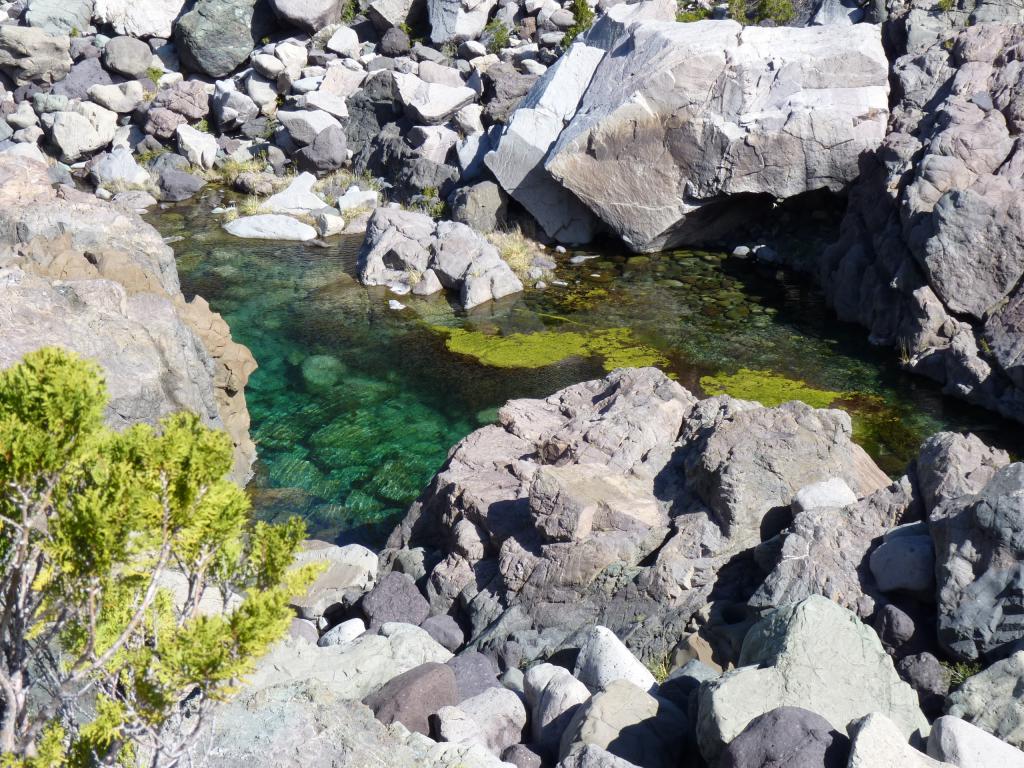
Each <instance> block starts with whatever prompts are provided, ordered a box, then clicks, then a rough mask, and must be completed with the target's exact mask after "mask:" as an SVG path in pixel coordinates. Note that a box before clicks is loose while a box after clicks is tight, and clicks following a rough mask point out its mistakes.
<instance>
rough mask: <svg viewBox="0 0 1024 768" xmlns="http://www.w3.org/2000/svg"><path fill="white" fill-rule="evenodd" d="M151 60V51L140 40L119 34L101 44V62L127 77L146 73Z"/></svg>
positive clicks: (136, 76)
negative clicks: (103, 44)
mask: <svg viewBox="0 0 1024 768" xmlns="http://www.w3.org/2000/svg"><path fill="white" fill-rule="evenodd" d="M152 61H153V51H152V50H150V48H149V46H148V45H146V44H145V43H144V42H142V41H141V40H136V39H135V38H134V37H128V36H127V35H121V36H119V37H115V38H113V39H112V40H109V41H107V44H106V45H105V46H103V64H104V65H105V66H106V67H107V69H110V70H113V71H114V72H117V73H118V74H120V75H124V76H125V77H129V78H135V79H137V78H139V77H142V76H143V75H145V74H146V70H148V69H149V68H150V66H151V65H152Z"/></svg>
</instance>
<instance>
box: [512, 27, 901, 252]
mask: <svg viewBox="0 0 1024 768" xmlns="http://www.w3.org/2000/svg"><path fill="white" fill-rule="evenodd" d="M597 37H598V36H597V35H596V34H595V35H594V36H593V38H594V39H593V41H592V39H591V36H588V38H587V40H586V41H585V42H587V43H591V42H595V43H596V42H597ZM605 44H606V45H608V48H609V49H612V48H614V50H615V52H616V55H609V56H604V55H603V50H600V49H593V48H591V49H590V50H593V51H594V54H593V58H594V59H595V60H596V61H595V62H594V63H593V64H591V63H590V62H589V61H588V62H587V65H586V66H581V67H580V68H579V72H580V79H579V80H578V81H576V83H578V84H576V83H574V85H576V89H575V90H574V89H573V88H566V90H565V97H567V98H565V100H564V103H565V104H566V106H568V107H569V109H567V110H563V111H562V115H564V117H563V120H564V121H566V122H567V124H566V125H565V126H564V128H563V126H562V125H561V124H558V125H556V124H552V123H545V130H544V132H543V133H538V138H536V139H534V140H533V141H530V142H529V143H530V145H532V147H534V148H535V149H536V150H537V151H539V154H541V155H542V156H543V158H544V159H543V174H541V177H542V178H545V179H551V180H553V182H555V186H554V187H553V188H552V187H551V186H550V183H549V182H545V183H544V184H538V186H539V187H541V188H544V187H545V186H546V187H547V188H548V189H549V190H550V189H559V190H567V191H568V192H569V193H571V195H572V196H575V198H576V199H578V200H581V201H582V202H583V203H584V204H585V205H586V206H587V207H588V208H589V209H590V210H591V211H592V212H593V213H594V214H595V215H596V216H597V218H599V219H600V220H602V221H603V222H604V223H605V224H606V225H607V226H608V227H609V228H610V229H611V230H612V231H614V232H615V233H616V234H617V235H619V236H620V237H621V238H622V239H623V240H624V241H625V243H626V244H627V245H628V246H629V247H630V248H632V249H634V250H641V251H646V250H658V249H660V248H663V247H666V246H671V245H674V244H678V243H683V242H696V241H699V240H700V239H702V238H704V239H706V238H709V237H714V236H715V234H717V233H716V227H718V226H719V224H718V222H719V221H720V220H721V217H722V209H723V207H725V206H728V201H729V197H730V196H732V195H749V194H755V195H756V194H761V195H771V196H773V197H775V198H788V197H793V196H796V195H800V194H803V193H805V192H808V191H811V190H820V189H828V190H832V191H839V190H841V189H843V188H844V187H845V186H846V185H847V184H849V183H850V182H852V181H853V180H854V179H856V177H857V174H858V165H857V163H858V158H859V156H860V155H861V153H863V152H865V151H870V150H872V149H874V148H876V147H877V146H878V145H879V144H880V143H881V141H882V139H883V138H884V135H885V130H886V119H887V116H888V61H887V59H886V57H885V53H884V50H883V48H882V43H881V35H880V30H879V28H878V27H876V26H871V25H864V24H862V25H855V26H853V27H845V28H844V27H838V26H826V27H814V28H804V29H794V28H778V29H776V28H765V27H754V26H750V27H740V26H739V25H737V24H736V23H735V22H732V21H702V22H697V23H679V24H666V23H664V22H651V21H646V22H645V21H639V22H636V23H633V24H624V25H623V29H622V32H621V37H619V38H618V39H616V40H614V42H611V41H608V42H606V43H605ZM765 51H771V53H770V54H767V55H766V54H765V53H764V52H765ZM589 52H590V51H589V50H585V51H581V52H580V57H581V58H585V55H586V54H589ZM826 60H831V61H832V62H834V63H831V64H829V63H825V62H826ZM581 63H582V62H581ZM595 64H596V66H594V65H595ZM562 66H563V67H568V66H570V65H569V64H565V65H562ZM552 69H555V68H554V67H553V68H552ZM764 72H773V73H782V74H773V75H772V76H769V77H762V76H761V73H764ZM563 79H564V78H560V77H559V76H558V73H554V74H552V73H551V71H550V70H549V73H548V74H546V75H545V77H544V78H543V80H542V82H541V83H540V84H538V86H537V89H540V90H543V89H545V88H551V87H554V86H556V85H558V83H559V82H560V81H562V80H563ZM739 83H742V85H739V86H738V87H734V86H736V84H739ZM580 84H581V85H582V89H580ZM669 84H671V85H669ZM576 93H579V94H580V96H577V97H576V99H575V100H574V99H573V98H572V97H573V96H576ZM535 94H536V95H535ZM538 97H539V92H538V90H535V91H534V94H531V96H530V97H529V98H528V99H527V100H526V102H524V104H523V105H521V109H522V108H526V109H529V108H531V107H532V106H533V103H534V102H535V101H538V100H539V98H538ZM576 100H578V107H577V104H576ZM641 104H642V105H643V107H640V106H639V105H641ZM712 104H713V105H714V109H713V110H711V109H708V105H712ZM767 105H770V107H769V106H767ZM637 110H639V111H637ZM558 122H562V121H558ZM514 123H515V118H513V121H512V124H510V129H511V128H512V127H513V125H514ZM548 125H550V128H548ZM783 126H784V127H783ZM549 131H552V132H554V133H555V135H556V137H557V138H554V144H553V146H550V148H549V147H548V146H546V145H544V144H543V143H542V142H544V141H546V138H547V136H548V135H550V133H549ZM541 136H543V138H541ZM698 146H699V147H701V151H700V152H691V151H690V149H689V148H692V147H698ZM595 147H599V148H600V149H599V150H595V149H594V148H595ZM499 152H500V145H499ZM775 158H777V160H775ZM493 167H494V166H493V165H492V168H493ZM519 167H520V168H522V165H519ZM536 173H537V172H535V174H536ZM505 175H506V174H505V173H503V172H499V171H496V176H497V177H498V180H499V181H500V182H501V183H502V185H503V186H504V187H505V188H506V190H507V191H508V192H509V193H510V194H512V196H513V197H516V196H517V194H516V188H518V187H519V186H520V184H519V183H518V182H516V181H515V180H513V179H510V181H511V183H510V181H506V180H505V179H503V176H505ZM682 190H685V193H683V192H682ZM561 198H562V200H560V202H562V206H561V207H562V208H563V209H564V208H565V205H566V204H565V203H564V202H563V200H564V199H566V195H565V192H564V191H562V192H561ZM517 199H518V198H517ZM524 204H525V205H527V207H528V208H530V207H531V206H530V204H529V203H524ZM533 205H534V206H537V205H538V203H537V202H534V204H533ZM538 218H539V220H540V221H541V223H542V224H545V219H544V217H543V216H538ZM545 229H546V231H547V232H548V234H549V235H551V236H559V237H562V236H561V235H556V232H555V231H552V230H553V229H554V227H553V226H552V225H551V224H550V223H549V224H545ZM567 234H569V233H567ZM584 234H586V233H585V232H584V231H583V230H580V232H579V233H571V236H572V237H574V238H577V239H578V238H579V237H580V236H582V235H584Z"/></svg>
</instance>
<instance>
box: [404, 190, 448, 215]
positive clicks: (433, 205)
mask: <svg viewBox="0 0 1024 768" xmlns="http://www.w3.org/2000/svg"><path fill="white" fill-rule="evenodd" d="M412 208H413V209H414V210H417V211H422V212H423V213H425V214H427V215H428V216H429V217H430V218H432V219H443V218H444V215H445V211H446V210H447V209H448V204H447V203H445V201H444V200H442V199H441V193H440V192H438V191H437V187H424V188H423V192H422V193H420V194H419V195H417V198H416V199H415V200H414V202H413V204H412Z"/></svg>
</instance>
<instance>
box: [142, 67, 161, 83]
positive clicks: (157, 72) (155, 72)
mask: <svg viewBox="0 0 1024 768" xmlns="http://www.w3.org/2000/svg"><path fill="white" fill-rule="evenodd" d="M163 76H164V71H163V70H162V69H160V67H150V68H149V69H147V70H146V77H148V78H149V79H150V80H152V81H153V84H154V85H156V84H157V83H159V82H160V78H161V77H163Z"/></svg>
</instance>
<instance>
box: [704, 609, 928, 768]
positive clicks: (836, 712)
mask: <svg viewBox="0 0 1024 768" xmlns="http://www.w3.org/2000/svg"><path fill="white" fill-rule="evenodd" d="M782 706H798V707H802V708H804V709H809V710H810V711H812V712H814V713H816V714H818V715H821V716H822V717H823V718H825V720H827V721H828V722H829V723H830V724H831V725H832V727H833V728H835V729H836V730H838V731H840V732H842V731H845V730H846V728H847V726H848V725H849V724H850V723H852V722H853V721H855V720H857V719H858V718H861V717H864V716H865V715H867V714H870V713H872V712H881V713H883V714H885V715H886V717H888V718H889V719H890V720H891V721H892V722H893V723H894V724H895V728H896V730H897V732H898V733H899V734H900V735H901V738H902V739H903V740H904V741H909V739H910V738H911V737H912V736H914V735H915V734H927V731H928V721H927V719H926V718H925V716H924V714H923V713H922V712H921V709H920V707H919V706H918V701H917V694H916V693H915V692H914V690H913V689H912V688H911V687H910V686H909V685H907V684H906V683H904V682H903V681H902V680H901V679H900V677H899V675H897V674H896V670H895V669H894V667H893V663H892V660H891V659H890V658H889V656H888V655H887V654H886V653H885V650H884V649H883V648H882V644H881V643H880V642H879V640H878V636H877V635H876V634H875V633H874V631H873V630H872V629H871V628H870V627H868V626H867V625H865V624H862V623H861V622H860V620H859V619H857V617H856V616H855V615H854V614H852V613H850V612H849V611H847V610H845V609H843V608H841V607H840V606H838V605H836V604H835V603H833V602H832V601H831V600H828V599H826V598H824V597H820V596H817V595H815V596H812V597H808V598H807V599H805V600H803V601H801V602H799V603H794V604H790V605H787V606H783V607H782V608H779V609H776V610H775V611H773V612H771V613H769V614H768V615H767V616H766V617H765V618H764V619H762V620H761V622H759V623H758V624H756V625H755V626H754V627H753V628H752V629H751V630H750V632H749V633H748V634H747V637H746V639H745V640H744V641H743V649H742V651H741V653H740V659H739V665H738V668H737V669H736V670H734V671H732V672H727V673H725V674H724V675H722V676H721V677H720V678H718V679H716V680H712V681H709V682H707V683H704V684H703V685H702V686H701V689H700V717H699V720H698V722H697V740H698V743H699V745H700V750H701V754H703V755H704V758H705V759H706V760H708V761H709V762H714V761H716V760H717V759H718V758H719V756H720V755H721V754H722V751H723V749H724V748H725V746H726V745H727V744H729V743H730V742H731V741H732V740H733V739H734V738H736V736H738V735H739V734H740V733H741V732H742V731H743V730H744V729H745V728H746V727H747V725H748V724H749V723H750V722H751V721H752V720H753V719H754V718H755V717H758V716H759V715H762V714H764V713H766V712H769V711H771V710H773V709H775V708H777V707H782Z"/></svg>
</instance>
